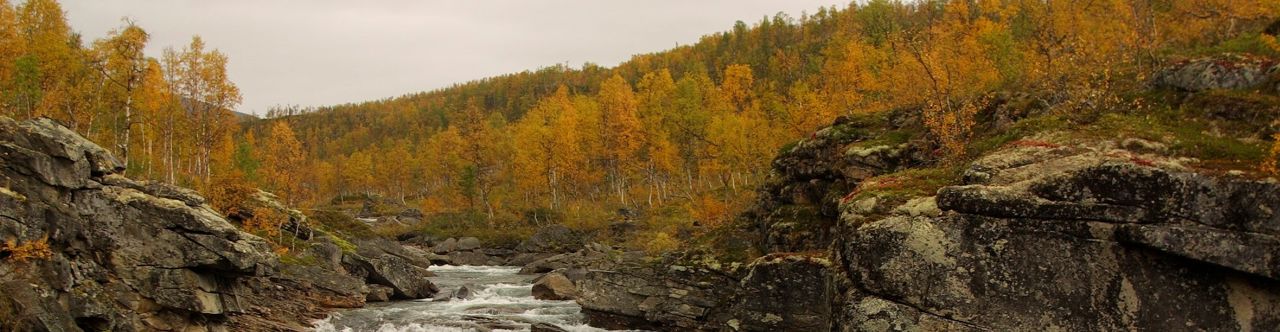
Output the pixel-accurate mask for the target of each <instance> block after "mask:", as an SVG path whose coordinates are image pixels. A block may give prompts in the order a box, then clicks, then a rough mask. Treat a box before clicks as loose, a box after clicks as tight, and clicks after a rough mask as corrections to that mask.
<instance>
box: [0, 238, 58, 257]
mask: <svg viewBox="0 0 1280 332" xmlns="http://www.w3.org/2000/svg"><path fill="white" fill-rule="evenodd" d="M0 253H3V254H5V255H6V257H7V258H8V260H10V261H14V262H17V263H25V262H27V261H30V260H33V259H49V257H51V256H53V250H50V249H49V237H48V236H45V237H42V238H40V239H39V240H31V241H26V242H22V243H18V241H17V240H14V239H9V240H6V241H5V242H4V245H3V246H0Z"/></svg>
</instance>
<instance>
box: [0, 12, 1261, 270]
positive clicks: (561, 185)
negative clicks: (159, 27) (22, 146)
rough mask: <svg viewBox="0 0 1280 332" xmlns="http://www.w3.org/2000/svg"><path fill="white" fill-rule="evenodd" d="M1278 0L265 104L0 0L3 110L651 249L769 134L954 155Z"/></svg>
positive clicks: (946, 22) (1096, 99)
mask: <svg viewBox="0 0 1280 332" xmlns="http://www.w3.org/2000/svg"><path fill="white" fill-rule="evenodd" d="M1277 13H1280V2H1275V1H1268V0H1235V1H1233V0H1185V1H1183V0H1179V1H1168V0H1100V1H1085V2H1081V1H1066V0H1042V1H1012V0H956V1H914V2H897V1H884V0H874V1H870V2H859V3H855V4H851V5H849V6H847V7H844V8H816V10H814V11H811V12H809V13H807V14H804V15H801V16H800V17H791V16H787V15H784V14H778V15H774V16H772V17H765V18H762V19H759V20H756V21H755V22H754V23H747V22H742V21H739V22H737V23H736V24H733V25H732V27H731V29H730V30H727V31H725V32H720V33H715V34H710V35H707V36H704V37H703V38H702V39H701V40H700V41H698V42H697V43H695V44H692V45H685V46H679V47H676V48H673V49H670V50H665V51H660V52H655V53H649V54H640V55H635V56H633V57H632V58H631V60H629V61H626V62H624V63H622V64H620V65H618V66H616V67H612V68H607V67H602V66H598V65H595V64H590V63H588V64H584V65H582V66H581V67H570V66H567V65H550V64H549V66H548V67H544V68H541V69H537V70H532V71H526V72H520V73H513V74H508V75H503V76H498V77H490V78H485V79H481V80H477V81H472V82H466V83H460V84H457V85H454V86H452V87H449V88H445V89H440V90H435V91H428V92H420V93H411V94H406V95H403V96H399V97H394V98H387V99H382V100H376V101H367V102H358V103H350V104H343V105H335V106H326V107H315V108H310V107H308V108H303V107H296V106H281V107H277V108H274V109H272V110H271V111H270V112H268V113H267V114H265V115H264V116H263V118H261V119H258V118H254V117H249V116H243V115H238V114H236V113H233V112H232V111H233V110H235V109H236V107H237V105H238V104H239V102H240V98H241V97H240V96H241V92H240V91H239V90H238V89H237V87H236V85H235V83H234V79H235V78H234V77H228V75H227V71H226V64H227V63H228V61H234V59H235V58H234V56H235V55H234V54H224V53H222V52H220V51H218V50H217V49H216V47H217V45H205V44H204V42H203V41H202V40H201V39H200V38H199V37H198V36H197V37H193V38H192V39H191V42H190V43H189V44H188V45H185V46H182V47H181V48H169V49H166V50H165V51H164V52H163V53H162V54H145V53H144V52H143V50H144V48H145V47H146V45H147V43H148V33H147V31H146V30H145V29H144V27H141V26H138V25H135V24H134V23H132V22H129V21H123V22H122V24H121V26H120V27H119V28H118V29H117V30H115V31H113V32H112V33H111V34H110V35H108V36H106V37H104V38H102V39H98V40H92V41H87V40H82V38H81V36H80V35H78V34H77V33H75V32H74V31H72V30H71V28H70V27H69V26H68V24H67V22H66V20H65V18H64V17H63V11H62V9H61V8H60V6H59V4H58V3H57V1H55V0H28V1H24V2H21V3H17V4H13V3H10V2H8V1H0V91H3V94H2V95H0V115H5V116H9V117H13V118H17V119H25V118H34V117H48V118H52V119H55V120H57V121H59V122H61V123H63V124H65V125H66V126H67V127H68V128H71V129H72V130H74V131H76V132H77V133H79V134H81V135H83V136H85V137H87V138H90V139H91V140H93V141H95V142H97V143H99V144H100V145H102V146H103V147H107V148H108V149H110V150H112V152H113V153H114V154H115V155H116V156H118V157H119V158H120V159H122V160H121V162H122V163H123V164H125V165H126V167H127V171H126V172H127V175H128V176H130V177H133V178H139V179H150V180H157V181H164V182H170V183H176V184H180V185H183V186H188V187H192V188H195V189H197V190H198V191H200V192H202V193H203V194H205V195H206V196H207V197H210V199H211V201H212V203H213V205H214V206H215V207H216V208H219V209H220V210H221V211H222V212H223V213H227V214H234V213H244V212H245V211H237V210H236V209H237V208H238V206H239V204H238V203H237V202H238V201H239V200H242V199H243V198H242V197H243V196H245V195H248V193H251V192H253V191H255V190H256V189H255V188H261V189H262V190H265V191H268V192H272V193H275V194H276V195H278V196H279V197H281V198H282V199H283V200H284V201H286V202H287V203H288V204H290V205H293V206H298V207H301V210H302V211H304V212H308V213H320V212H323V211H327V210H331V209H335V208H336V207H337V206H341V205H343V204H348V202H352V201H362V200H363V201H367V200H373V201H376V202H377V203H376V204H373V206H374V207H373V208H374V209H375V210H376V209H377V207H378V206H380V205H394V206H400V207H407V208H413V209H417V210H419V211H421V213H422V214H423V215H425V216H426V217H425V218H423V219H422V221H421V222H419V223H416V224H396V225H390V226H386V227H385V228H383V229H379V230H378V231H379V232H384V233H385V234H387V235H396V234H398V233H404V232H412V231H425V232H438V233H441V234H440V235H442V236H453V235H456V234H455V233H472V234H475V233H480V234H484V233H486V232H488V233H494V234H490V235H488V236H489V238H503V237H510V238H516V237H519V236H522V235H525V234H527V233H529V232H530V230H531V229H534V228H536V227H538V226H543V225H547V224H551V223H559V224H564V225H567V226H570V227H572V228H576V229H601V228H604V227H607V225H608V223H609V222H611V221H615V220H619V219H634V220H635V222H636V223H638V224H640V226H638V227H640V228H641V229H643V230H645V232H641V233H640V234H642V235H640V236H638V237H637V238H635V239H631V241H634V242H633V243H631V244H632V245H636V246H638V247H641V248H645V249H647V250H650V251H656V252H660V251H665V250H670V249H673V248H676V247H678V246H681V245H686V244H689V243H692V242H696V241H698V239H699V238H703V237H706V236H711V235H712V234H715V233H717V232H720V231H721V230H723V229H726V228H729V227H730V226H731V225H733V224H734V219H735V217H736V216H737V215H738V214H739V213H741V212H742V211H743V210H744V209H746V208H747V207H748V206H749V205H750V204H752V203H753V200H754V195H755V189H756V187H757V185H758V184H760V183H761V182H763V181H765V180H766V179H767V178H768V177H769V176H770V171H771V165H770V162H771V160H772V159H773V157H774V156H775V155H777V154H778V153H779V151H786V150H787V149H790V148H791V147H792V146H793V145H794V144H795V143H794V142H796V141H798V140H801V139H803V138H805V137H806V136H807V135H811V133H813V132H814V131H815V130H816V129H819V128H821V127H825V126H827V125H828V124H830V123H831V122H832V121H833V120H834V119H835V118H837V117H840V116H865V115H873V114H879V113H881V112H883V111H886V110H893V109H900V108H909V107H915V108H920V109H921V114H922V115H921V116H922V118H923V122H924V123H925V126H926V127H927V128H926V129H927V137H928V141H929V144H930V146H931V147H932V149H933V152H932V154H931V155H932V158H935V162H937V163H940V164H946V163H952V162H959V161H964V160H966V159H965V158H967V157H969V156H970V155H971V151H972V149H973V148H974V147H973V146H972V145H971V144H970V143H971V140H972V138H973V137H974V133H973V129H972V128H974V127H975V126H976V123H975V122H976V121H978V120H977V119H976V118H975V114H976V113H977V112H978V110H980V109H983V108H984V107H986V106H987V103H989V102H990V100H992V98H993V97H994V96H995V95H996V94H997V93H1002V92H1009V91H1025V92H1035V91H1055V92H1058V93H1060V94H1061V95H1062V97H1059V99H1061V100H1073V101H1077V100H1089V101H1091V104H1089V105H1069V103H1068V104H1064V105H1061V106H1060V107H1064V108H1071V107H1105V105H1108V104H1119V103H1132V102H1133V101H1132V99H1128V98H1123V96H1121V92H1122V91H1126V89H1129V88H1131V87H1132V86H1131V85H1134V84H1139V83H1135V82H1142V81H1143V80H1144V79H1145V77H1147V76H1149V75H1150V74H1151V73H1152V72H1153V71H1154V70H1155V69H1156V68H1158V67H1160V66H1162V65H1164V64H1167V63H1169V62H1171V61H1176V60H1177V59H1178V58H1179V57H1181V56H1186V55H1189V54H1192V53H1189V52H1196V51H1197V50H1206V49H1208V48H1211V47H1233V48H1234V49H1233V50H1237V51H1240V50H1242V51H1246V52H1254V53H1260V54H1268V55H1277V54H1280V43H1277V41H1276V40H1275V38H1274V37H1272V36H1268V35H1263V34H1257V33H1243V34H1242V32H1243V31H1257V30H1259V29H1258V28H1257V27H1259V26H1262V25H1265V24H1267V23H1270V22H1271V20H1272V19H1274V18H1275V17H1276V16H1277ZM1222 45H1226V46H1222ZM1175 50H1176V51H1175ZM1068 111H1069V110H1068ZM249 226H252V227H258V228H262V229H271V228H278V227H279V226H280V221H278V220H273V219H271V218H270V217H264V216H259V217H258V218H256V221H255V222H254V223H252V224H250V225H249ZM482 236H483V235H482Z"/></svg>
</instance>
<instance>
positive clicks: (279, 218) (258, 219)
mask: <svg viewBox="0 0 1280 332" xmlns="http://www.w3.org/2000/svg"><path fill="white" fill-rule="evenodd" d="M250 215H251V216H252V217H250V218H249V219H246V220H244V222H243V226H244V229H245V230H246V231H249V232H255V233H261V234H265V235H267V236H269V237H279V236H280V235H281V232H280V229H281V227H284V224H285V223H287V222H289V215H287V214H284V213H283V212H280V211H278V210H276V209H273V208H269V207H254V208H253V211H252V212H251V214H250Z"/></svg>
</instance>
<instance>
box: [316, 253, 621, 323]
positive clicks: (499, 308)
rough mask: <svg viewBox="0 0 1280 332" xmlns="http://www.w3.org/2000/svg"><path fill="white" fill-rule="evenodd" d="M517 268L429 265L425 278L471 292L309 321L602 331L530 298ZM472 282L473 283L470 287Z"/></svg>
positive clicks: (571, 312) (527, 281) (577, 314)
mask: <svg viewBox="0 0 1280 332" xmlns="http://www.w3.org/2000/svg"><path fill="white" fill-rule="evenodd" d="M519 270H520V268H519V267H507V266H434V267H432V268H431V272H433V273H435V274H436V276H435V277H431V278H429V279H431V282H433V283H435V284H436V286H437V287H439V288H440V291H441V292H443V293H446V294H451V293H453V291H454V290H455V289H457V288H458V287H462V286H464V285H466V286H468V288H470V289H472V290H473V294H472V297H471V298H469V299H465V300H459V299H453V300H450V301H442V302H434V301H432V300H430V299H424V300H416V301H397V302H386V303H370V304H369V305H368V306H365V307H364V308H359V309H350V310H342V311H338V312H335V313H334V314H333V315H331V316H330V317H329V318H327V319H324V320H320V321H317V322H316V323H315V328H316V331H319V332H362V331H376V332H411V331H412V332H417V331H433V332H435V331H440V332H450V331H468V332H470V331H480V332H483V331H528V330H529V326H530V325H531V324H533V323H538V322H545V323H551V324H555V325H558V326H560V327H561V328H564V329H566V330H569V331H604V330H601V329H597V328H593V327H590V326H587V325H586V324H584V323H583V321H582V320H583V318H582V313H581V310H582V308H580V307H579V306H578V304H577V303H574V302H573V301H544V300H538V299H534V298H533V295H532V293H531V288H532V284H531V281H532V280H533V278H534V277H535V276H529V275H520V274H517V273H516V272H517V271H519ZM473 286H474V287H473Z"/></svg>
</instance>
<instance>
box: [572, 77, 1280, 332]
mask: <svg viewBox="0 0 1280 332" xmlns="http://www.w3.org/2000/svg"><path fill="white" fill-rule="evenodd" d="M1245 60H1247V61H1249V62H1248V63H1246V64H1248V65H1240V66H1230V65H1221V63H1223V62H1224V61H1225V62H1230V61H1244V60H1240V59H1237V58H1230V57H1228V58H1226V59H1225V60H1196V61H1187V62H1183V63H1179V64H1175V66H1174V67H1173V68H1171V69H1169V70H1168V71H1167V72H1165V73H1162V74H1161V75H1158V76H1157V78H1156V79H1155V80H1154V81H1153V82H1152V83H1153V84H1152V85H1153V86H1155V87H1157V88H1163V89H1173V90H1176V91H1174V92H1171V93H1174V94H1175V95H1177V96H1178V97H1177V98H1183V99H1180V100H1185V101H1186V102H1187V103H1197V104H1195V105H1193V106H1194V107H1200V106H1203V105H1201V104H1199V103H1202V101H1203V99H1204V98H1210V97H1214V96H1223V95H1226V96H1232V95H1231V93H1225V94H1224V93H1223V92H1222V91H1223V89H1242V88H1247V89H1260V90H1258V91H1260V92H1259V93H1262V94H1269V93H1272V91H1273V89H1272V88H1271V87H1272V85H1268V84H1273V83H1274V82H1277V80H1276V79H1275V78H1274V77H1272V78H1265V77H1264V78H1261V79H1255V76H1257V75H1262V74H1258V73H1254V72H1245V73H1242V72H1239V71H1249V70H1254V69H1253V68H1255V67H1256V68H1263V70H1262V71H1258V72H1259V73H1260V72H1263V71H1265V72H1268V73H1273V72H1274V71H1273V70H1271V71H1268V70H1267V69H1266V68H1270V66H1272V64H1273V62H1266V61H1255V60H1256V59H1245ZM1206 64H1214V65H1206ZM1255 64H1256V65H1255ZM1215 66H1217V67H1215ZM1224 68H1225V69H1224ZM1255 71H1256V70H1255ZM1267 75H1271V74H1267ZM1242 77H1243V78H1242ZM1245 78H1247V79H1245ZM1200 91H1204V93H1200ZM1020 98H1022V99H1027V98H1024V96H1011V97H1005V98H1003V99H1002V100H997V102H996V103H995V104H994V106H992V107H989V108H988V109H985V110H983V111H982V112H981V113H979V117H980V118H981V120H982V121H983V122H984V123H985V124H984V125H985V126H989V127H985V128H983V129H982V130H985V131H988V132H995V133H1003V132H1005V131H1006V130H1014V129H1011V128H1012V127H1009V126H1011V124H1014V123H1018V122H1019V121H1021V120H1022V119H1025V118H1027V117H1030V116H1037V115H1038V113H1039V112H1043V111H1042V110H1043V109H1044V107H1043V106H1044V105H1045V103H1044V102H1030V103H1028V102H1025V101H1020V100H1019V99H1020ZM1251 98H1254V97H1251ZM1268 98H1269V97H1268ZM1251 100H1252V99H1251ZM1027 105H1032V106H1036V107H1030V108H1028V107H1027ZM1037 105H1039V106H1037ZM1038 109H1039V110H1038ZM1224 111H1225V112H1224ZM1241 112H1253V113H1248V114H1254V113H1258V114H1262V115H1261V116H1266V117H1270V118H1274V117H1275V116H1277V115H1280V114H1278V113H1275V108H1268V107H1252V108H1248V109H1232V110H1224V109H1220V108H1210V109H1207V110H1205V111H1204V112H1203V113H1202V114H1199V113H1198V114H1176V115H1175V116H1176V117H1177V118H1183V119H1189V118H1191V117H1208V118H1209V119H1208V120H1206V121H1208V122H1210V123H1212V124H1213V126H1214V128H1219V129H1218V130H1229V128H1239V127H1247V128H1255V127H1257V128H1262V129H1261V130H1267V129H1266V128H1270V127H1266V126H1267V124H1266V123H1247V124H1246V123H1242V122H1241V121H1240V119H1239V118H1238V117H1239V116H1240V115H1239V114H1240V113H1241ZM1250 117H1251V118H1252V115H1250ZM1101 119H1102V120H1097V121H1099V123H1098V124H1096V126H1098V127H1103V128H1114V127H1119V126H1120V125H1118V124H1112V123H1105V122H1106V121H1120V120H1123V118H1122V117H1120V116H1112V117H1107V116H1106V115H1103V116H1102V117H1101ZM918 121H919V120H918V118H913V116H912V111H910V110H902V111H895V112H889V113H887V116H878V117H877V118H874V119H870V120H869V119H854V118H844V119H839V120H837V121H836V122H835V123H834V124H833V125H832V126H831V127H829V128H825V129H822V130H820V131H818V132H817V133H815V134H814V135H813V136H812V137H810V138H808V139H806V140H803V141H801V142H799V143H798V144H796V145H795V146H794V147H791V148H789V149H788V150H786V151H784V152H783V153H782V154H781V155H779V156H778V158H777V159H775V161H774V170H775V174H774V175H773V177H772V178H771V180H770V181H769V183H767V184H765V185H764V186H763V187H762V188H761V190H760V196H759V197H760V202H759V204H758V205H757V207H756V208H755V209H753V210H751V211H748V213H747V214H745V218H744V221H745V222H746V223H747V224H748V226H749V227H750V228H751V229H752V230H755V231H757V234H758V237H757V238H756V239H755V240H754V241H756V242H757V244H758V246H759V247H760V248H762V249H764V250H766V251H770V252H776V254H772V255H770V256H766V257H765V258H762V259H761V260H758V261H757V262H755V263H752V264H749V265H747V266H744V267H742V268H740V269H719V270H720V271H727V272H724V273H720V274H716V273H710V272H703V273H701V274H698V273H693V274H690V273H676V272H673V271H672V270H671V267H670V266H666V267H664V266H661V265H659V266H656V267H651V268H648V269H615V270H611V271H593V272H592V273H589V274H587V276H586V278H585V280H584V281H580V282H579V283H578V285H579V288H584V286H585V288H587V289H585V290H579V291H580V292H581V293H583V294H585V295H584V297H583V298H580V299H579V302H580V303H582V304H583V306H584V308H585V311H584V312H586V313H587V315H588V317H590V318H598V319H600V320H602V321H604V322H606V323H608V322H611V321H618V320H619V319H624V318H625V319H629V320H632V321H639V322H640V323H645V324H649V325H648V326H649V327H653V328H657V329H668V330H681V329H701V330H744V331H778V330H789V331H811V330H827V329H830V330H835V331H885V330H912V331H921V330H923V331H933V330H945V331H953V330H959V331H965V330H999V331H1003V330H1066V331H1098V330H1102V331H1109V330H1133V329H1138V330H1188V329H1190V330H1210V331H1223V330H1228V331H1236V330H1240V331H1250V330H1252V331H1271V330H1277V329H1280V258H1277V253H1280V184H1277V182H1276V181H1275V180H1274V179H1270V178H1266V179H1263V178H1262V177H1261V176H1259V174H1251V173H1249V172H1237V171H1232V172H1224V171H1221V170H1214V169H1203V168H1199V167H1201V166H1200V165H1205V163H1202V162H1201V161H1200V160H1197V159H1195V158H1191V157H1188V156H1186V155H1185V153H1180V152H1177V151H1174V147H1173V146H1175V145H1178V146H1179V147H1180V148H1181V149H1183V150H1181V151H1194V150H1189V148H1187V146H1192V144H1193V143H1189V142H1187V140H1190V139H1197V138H1198V137H1200V136H1194V135H1202V134H1200V133H1194V135H1188V136H1185V137H1183V136H1179V137H1174V138H1165V137H1160V138H1161V139H1160V140H1163V142H1159V141H1149V140H1144V139H1139V138H1133V137H1129V138H1123V137H1122V138H1116V137H1115V135H1116V134H1119V133H1117V132H1103V133H1101V134H1096V133H1083V132H1082V129H1077V128H1072V127H1070V126H1059V127H1057V128H1056V129H1048V130H1041V129H1037V130H1033V131H1028V130H1026V129H1025V128H1026V126H1023V127H1021V129H1017V130H1021V133H1020V134H1019V136H1020V137H1023V139H1021V140H1012V141H1007V142H1005V143H1001V144H999V145H998V146H996V147H992V148H988V149H986V150H984V151H986V152H983V155H982V156H980V157H978V158H976V159H975V160H973V161H970V162H966V163H964V164H960V165H942V164H937V163H935V162H931V161H930V159H933V158H932V156H931V155H930V154H929V153H927V152H926V149H924V148H922V146H925V145H926V144H923V143H922V142H920V141H918V140H916V139H912V138H905V139H903V138H891V136H894V135H899V134H901V133H904V132H910V131H917V130H918V129H919V127H918ZM1254 122H1258V121H1254ZM913 123H916V124H913ZM1150 125H1152V124H1150V123H1149V122H1140V123H1139V124H1137V125H1136V126H1137V127H1139V128H1138V129H1139V130H1142V129H1143V128H1141V127H1142V126H1150ZM1248 126H1253V127H1248ZM1242 132H1244V131H1242ZM1248 132H1249V133H1250V134H1242V135H1240V136H1239V137H1233V136H1229V135H1226V136H1218V137H1214V138H1211V139H1210V142H1211V143H1213V144H1222V145H1226V144H1229V143H1225V142H1229V141H1234V140H1237V139H1239V140H1240V141H1249V140H1256V139H1257V138H1252V137H1250V136H1252V134H1251V133H1252V131H1248ZM1264 134H1265V133H1264ZM917 135H918V134H917ZM997 135H1000V134H997ZM1147 136H1156V135H1147ZM1248 167H1253V166H1252V165H1250V166H1248ZM796 252H803V253H804V254H795V253H796ZM814 255H816V256H825V259H826V260H822V261H823V262H824V263H823V264H819V265H813V264H811V263H804V262H806V261H807V260H805V259H800V258H801V257H809V256H814ZM771 258H772V259H771ZM778 258H786V259H778ZM817 259H819V260H821V259H822V258H817ZM765 262H768V264H766V263H765ZM704 268H705V269H711V270H717V269H714V268H710V267H704ZM708 275H710V276H717V278H716V279H714V280H720V281H714V280H713V281H708V280H707V279H708V278H706V277H705V276H708ZM761 276H775V277H771V278H764V279H761ZM628 285H637V286H634V287H631V286H628ZM663 285H666V287H665V288H664V287H662V286H663ZM688 285H714V286H708V287H700V288H699V287H692V288H694V289H692V290H688V291H683V290H681V291H672V289H677V290H678V289H682V288H690V287H691V286H688ZM654 289H658V290H661V291H654ZM715 289H728V290H729V291H727V292H728V293H730V294H732V295H726V296H723V297H716V296H714V295H715V294H712V293H714V291H713V290H715ZM685 294H695V295H696V296H693V297H688V296H684V295H685ZM704 298H710V299H711V300H703V299H704ZM742 298H746V299H756V301H755V302H756V305H753V306H744V305H743V304H742V303H741V302H742V301H741V300H738V299H742ZM628 303H638V304H639V305H638V306H637V305H629V304H628ZM792 303H803V304H804V305H803V306H802V307H796V306H794V305H790V304H792ZM690 308H692V309H693V310H690ZM824 314H825V315H826V316H822V315H824ZM815 317H823V319H815ZM593 322H594V321H593Z"/></svg>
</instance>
